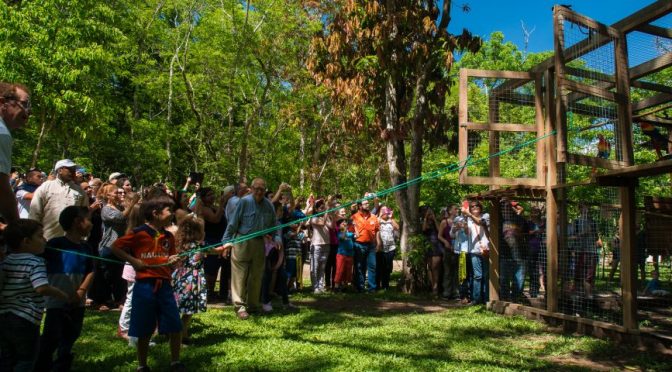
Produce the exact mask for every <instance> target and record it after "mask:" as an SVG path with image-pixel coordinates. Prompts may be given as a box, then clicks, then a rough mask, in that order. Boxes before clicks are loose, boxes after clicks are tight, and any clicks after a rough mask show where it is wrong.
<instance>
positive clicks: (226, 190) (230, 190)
mask: <svg viewBox="0 0 672 372" xmlns="http://www.w3.org/2000/svg"><path fill="white" fill-rule="evenodd" d="M235 190H236V189H235V187H233V186H232V185H229V186H226V187H225V188H224V191H223V193H224V194H228V193H232V192H234V191H235Z"/></svg>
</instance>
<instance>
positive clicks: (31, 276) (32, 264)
mask: <svg viewBox="0 0 672 372" xmlns="http://www.w3.org/2000/svg"><path fill="white" fill-rule="evenodd" d="M2 271H3V274H4V284H3V287H2V292H1V293H0V314H6V313H12V314H14V315H16V316H18V317H20V318H23V319H25V320H27V321H29V322H31V323H33V324H36V325H40V323H41V322H42V312H43V309H44V297H43V296H42V295H41V294H39V293H37V292H36V291H35V289H37V288H39V287H42V286H45V285H48V284H49V280H48V279H47V269H46V268H45V266H44V259H42V258H40V257H37V256H35V255H34V254H31V253H11V254H10V255H9V256H7V258H5V260H4V261H3V263H2Z"/></svg>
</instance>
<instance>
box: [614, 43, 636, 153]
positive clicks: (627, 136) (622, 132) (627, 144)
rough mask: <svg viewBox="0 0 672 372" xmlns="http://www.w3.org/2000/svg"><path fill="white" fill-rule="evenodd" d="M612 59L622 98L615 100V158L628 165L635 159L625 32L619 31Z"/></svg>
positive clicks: (617, 88)
mask: <svg viewBox="0 0 672 372" xmlns="http://www.w3.org/2000/svg"><path fill="white" fill-rule="evenodd" d="M614 60H615V61H616V71H615V72H616V93H617V94H618V96H619V97H623V100H621V101H618V102H617V105H618V107H617V109H616V110H617V112H618V121H617V122H616V127H617V128H618V136H617V140H618V142H617V143H616V158H617V160H622V161H624V162H626V163H627V164H628V165H633V164H634V161H635V155H634V149H633V146H632V106H631V104H630V78H629V76H628V47H627V42H626V38H625V34H622V33H620V32H619V36H618V37H617V38H616V41H615V43H614Z"/></svg>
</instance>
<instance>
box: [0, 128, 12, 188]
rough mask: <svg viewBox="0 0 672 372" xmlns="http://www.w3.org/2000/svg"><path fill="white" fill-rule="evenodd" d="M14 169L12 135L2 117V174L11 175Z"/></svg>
mask: <svg viewBox="0 0 672 372" xmlns="http://www.w3.org/2000/svg"><path fill="white" fill-rule="evenodd" d="M11 169H12V134H11V133H10V132H9V128H7V125H5V122H4V121H3V120H2V118H1V117H0V173H4V174H6V175H9V174H10V173H11Z"/></svg>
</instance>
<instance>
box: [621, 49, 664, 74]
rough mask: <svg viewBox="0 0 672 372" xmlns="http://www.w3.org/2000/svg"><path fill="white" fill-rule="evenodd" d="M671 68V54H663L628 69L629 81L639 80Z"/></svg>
mask: <svg viewBox="0 0 672 372" xmlns="http://www.w3.org/2000/svg"><path fill="white" fill-rule="evenodd" d="M669 66H672V52H669V53H665V54H663V55H662V56H659V57H656V58H654V59H651V60H649V61H646V62H644V63H642V64H639V65H637V66H635V67H633V68H631V69H630V79H640V78H642V77H644V76H646V75H651V74H653V73H655V72H658V71H660V70H662V69H664V68H666V67H669Z"/></svg>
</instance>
